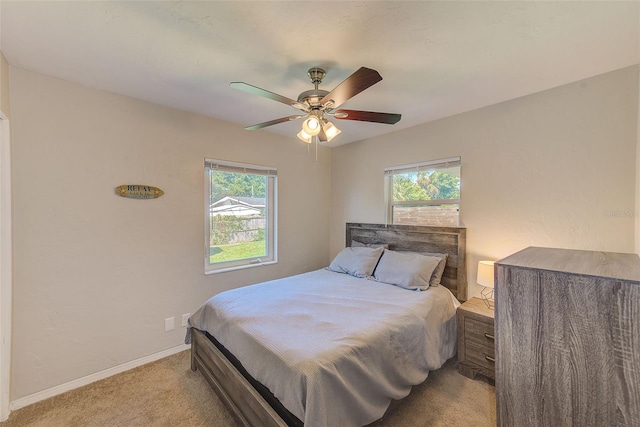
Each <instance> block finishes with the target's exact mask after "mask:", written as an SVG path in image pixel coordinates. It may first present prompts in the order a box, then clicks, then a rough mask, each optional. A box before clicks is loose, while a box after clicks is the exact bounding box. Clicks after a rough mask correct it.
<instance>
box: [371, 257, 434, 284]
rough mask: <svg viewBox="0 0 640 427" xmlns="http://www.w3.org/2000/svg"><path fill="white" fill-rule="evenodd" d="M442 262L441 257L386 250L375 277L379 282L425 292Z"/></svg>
mask: <svg viewBox="0 0 640 427" xmlns="http://www.w3.org/2000/svg"><path fill="white" fill-rule="evenodd" d="M440 261H442V258H440V257H432V256H427V255H421V254H418V253H415V252H396V251H390V250H388V249H385V250H384V253H383V254H382V258H380V261H379V262H378V266H377V267H376V271H375V273H374V275H373V277H374V279H375V280H377V281H378V282H383V283H388V284H390V285H396V286H399V287H401V288H405V289H411V290H418V289H419V290H422V291H424V290H426V289H428V288H429V281H430V279H431V275H432V274H433V271H434V270H435V269H436V267H437V266H438V263H439V262H440Z"/></svg>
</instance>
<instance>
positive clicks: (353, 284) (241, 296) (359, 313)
mask: <svg viewBox="0 0 640 427" xmlns="http://www.w3.org/2000/svg"><path fill="white" fill-rule="evenodd" d="M458 304H459V303H458V301H457V300H456V299H455V297H454V296H453V295H452V294H451V292H450V291H449V290H448V289H446V288H445V287H444V286H437V287H431V288H429V289H428V290H426V291H422V292H417V291H410V290H407V289H402V288H399V287H396V286H393V285H388V284H383V283H379V282H375V281H372V280H367V279H363V278H356V277H353V276H350V275H347V274H342V273H336V272H332V271H328V270H326V269H321V270H317V271H313V272H310V273H305V274H301V275H297V276H291V277H287V278H284V279H279V280H274V281H269V282H264V283H260V284H257V285H252V286H246V287H242V288H238V289H233V290H230V291H226V292H223V293H220V294H218V295H216V296H214V297H212V298H211V299H209V300H208V301H207V302H206V303H205V304H204V305H203V306H202V307H200V308H199V309H198V310H197V311H196V312H195V313H194V314H193V315H192V316H191V318H190V319H189V327H193V328H197V329H199V330H202V331H206V332H208V333H209V334H210V335H212V336H214V337H215V338H216V339H217V340H218V341H219V342H220V343H221V344H222V345H223V346H224V347H225V348H227V349H228V350H229V351H230V352H231V353H232V354H233V355H235V357H237V358H238V359H239V361H240V362H241V363H242V365H243V366H244V368H245V369H246V370H247V372H248V373H249V375H251V376H252V377H253V378H255V379H256V380H257V381H259V382H260V383H262V384H264V385H265V386H266V387H267V388H268V389H269V390H270V391H271V392H272V393H273V395H274V396H275V397H276V398H277V399H278V400H279V401H280V402H281V403H282V404H283V406H284V407H285V408H287V409H288V410H289V411H290V412H291V413H292V414H294V415H295V416H296V417H298V418H299V419H300V420H302V421H303V422H304V424H305V425H306V426H309V427H316V426H317V427H329V426H337V425H340V426H360V425H366V424H368V423H371V422H373V421H375V420H376V419H378V418H380V417H381V416H382V415H383V414H384V412H385V411H386V409H387V408H388V406H389V404H390V402H391V400H392V399H401V398H403V397H405V396H406V395H407V394H409V392H410V390H411V387H412V386H413V385H416V384H420V383H421V382H423V381H424V380H425V379H426V378H427V375H428V373H429V371H430V370H434V369H438V368H440V367H441V366H442V364H443V363H444V362H445V361H446V360H447V359H449V358H451V357H452V356H453V355H454V354H455V350H456V348H455V345H456V325H455V310H456V307H457V305H458ZM186 341H187V342H189V341H190V336H189V333H188V334H187V340H186Z"/></svg>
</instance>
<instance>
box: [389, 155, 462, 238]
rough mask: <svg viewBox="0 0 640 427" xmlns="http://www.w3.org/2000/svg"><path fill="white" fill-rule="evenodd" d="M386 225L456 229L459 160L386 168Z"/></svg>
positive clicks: (455, 158) (457, 219) (458, 210)
mask: <svg viewBox="0 0 640 427" xmlns="http://www.w3.org/2000/svg"><path fill="white" fill-rule="evenodd" d="M384 173H385V200H386V205H387V222H389V223H391V224H415V225H435V226H448V227H451V226H453V227H456V226H458V225H459V213H460V157H452V158H448V159H442V160H435V161H431V162H424V163H415V164H412V165H403V166H396V167H391V168H387V169H385V171H384Z"/></svg>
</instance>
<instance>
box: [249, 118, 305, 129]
mask: <svg viewBox="0 0 640 427" xmlns="http://www.w3.org/2000/svg"><path fill="white" fill-rule="evenodd" d="M302 117H305V116H288V117H281V118H279V119H275V120H269V121H268V122H263V123H258V124H257V125H251V126H247V127H246V128H245V129H246V130H258V129H262V128H266V127H267V126H271V125H277V124H278V123H284V122H289V121H291V120H296V119H300V118H302Z"/></svg>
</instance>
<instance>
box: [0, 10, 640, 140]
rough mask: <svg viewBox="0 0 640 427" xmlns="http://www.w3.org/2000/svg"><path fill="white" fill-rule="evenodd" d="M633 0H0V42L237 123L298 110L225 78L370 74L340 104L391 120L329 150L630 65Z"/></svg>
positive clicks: (59, 71) (23, 60)
mask: <svg viewBox="0 0 640 427" xmlns="http://www.w3.org/2000/svg"><path fill="white" fill-rule="evenodd" d="M639 5H640V3H638V2H635V1H634V2H616V1H614V2H542V1H539V2H521V1H511V2H463V1H455V2H453V1H452V2H427V1H422V2H399V1H393V2H375V1H366V2H362V1H360V2H359V1H350V2H346V1H341V2H330V1H314V2H309V1H277V2H274V1H267V2H263V1H255V2H245V1H232V2H223V1H215V2H214V1H211V2H202V1H200V2H190V1H164V2H160V1H142V2H136V1H122V2H119V1H110V2H94V1H81V2H63V1H44V2H38V1H33V2H26V1H8V0H2V1H1V3H0V15H1V21H0V22H1V25H2V28H1V34H0V35H1V39H0V47H1V49H2V52H3V53H4V55H5V57H6V58H7V60H8V62H9V63H10V64H11V65H12V66H15V67H20V68H24V69H27V70H32V71H36V72H39V73H42V74H46V75H50V76H54V77H58V78H61V79H64V80H68V81H72V82H76V83H80V84H84V85H88V86H92V87H95V88H99V89H103V90H107V91H111V92H115V93H119V94H123V95H128V96H131V97H134V98H139V99H142V100H146V101H150V102H153V103H158V104H162V105H167V106H171V107H175V108H178V109H181V110H186V111H191V112H195V113H199V114H203V115H206V116H211V117H215V118H218V119H222V120H225V121H229V122H234V123H237V124H240V125H243V126H247V125H251V124H255V123H260V122H264V121H267V120H271V119H276V118H279V117H284V116H288V115H292V114H296V113H297V112H298V110H295V109H293V108H291V107H289V106H287V105H284V104H281V103H278V102H274V101H272V100H269V99H265V98H261V97H258V96H255V95H250V94H247V93H245V92H241V91H237V90H234V89H231V88H230V87H229V83H230V82H232V81H243V82H246V83H249V84H252V85H255V86H258V87H261V88H263V89H267V90H269V91H271V92H275V93H278V94H280V95H284V96H286V97H289V98H294V99H295V98H297V95H298V94H299V93H300V92H303V91H305V90H309V89H312V88H313V85H312V84H311V82H310V81H309V79H308V77H307V75H306V72H307V70H308V69H309V68H310V67H313V66H321V67H323V68H325V69H326V71H327V76H326V77H325V79H324V81H323V83H322V85H321V86H320V89H325V90H331V89H333V88H334V87H335V86H336V85H338V84H339V83H340V82H341V81H343V80H344V79H345V78H347V77H348V76H349V75H350V74H351V73H353V72H354V71H355V70H357V69H358V68H359V67H361V66H366V67H368V68H373V69H376V70H377V71H378V72H379V73H380V74H381V75H382V77H383V80H382V81H381V82H379V83H377V84H376V85H374V86H372V87H371V88H369V89H367V90H366V91H364V92H362V93H360V94H359V95H357V96H356V97H354V98H352V99H351V100H349V101H347V102H346V103H345V104H344V105H343V107H344V108H348V109H359V110H368V111H381V112H391V113H401V114H402V120H401V121H400V122H399V123H397V124H395V125H385V124H376V123H363V122H354V121H338V120H335V124H336V125H337V126H338V127H339V128H340V129H341V130H342V131H343V133H342V134H341V135H340V136H339V137H337V138H335V139H334V140H333V141H332V142H331V143H330V144H329V145H332V146H335V145H340V144H345V143H349V142H353V141H357V140H361V139H365V138H369V137H373V136H376V135H381V134H384V133H388V132H392V131H395V130H398V129H403V128H407V127H411V126H416V125H418V124H421V123H425V122H429V121H432V120H436V119H439V118H442V117H446V116H450V115H453V114H457V113H461V112H464V111H469V110H472V109H476V108H480V107H483V106H486V105H491V104H495V103H498V102H501V101H505V100H508V99H513V98H516V97H520V96H523V95H527V94H530V93H534V92H539V91H541V90H545V89H549V88H552V87H556V86H559V85H562V84H566V83H570V82H573V81H577V80H580V79H583V78H587V77H591V76H594V75H597V74H601V73H604V72H607V71H611V70H615V69H619V68H623V67H626V66H629V65H633V64H637V63H639V62H640V44H639V30H638V27H639V22H640V12H639V10H640V8H639ZM299 129H300V121H295V122H287V123H283V124H279V125H275V126H271V127H269V128H266V129H262V130H258V131H253V132H275V133H278V134H282V135H286V136H287V137H291V138H295V134H296V133H297V132H298V131H299ZM247 132H249V131H247Z"/></svg>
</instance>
